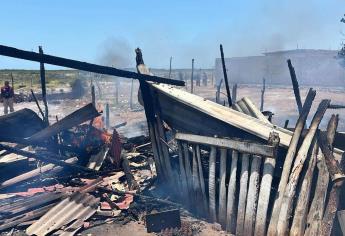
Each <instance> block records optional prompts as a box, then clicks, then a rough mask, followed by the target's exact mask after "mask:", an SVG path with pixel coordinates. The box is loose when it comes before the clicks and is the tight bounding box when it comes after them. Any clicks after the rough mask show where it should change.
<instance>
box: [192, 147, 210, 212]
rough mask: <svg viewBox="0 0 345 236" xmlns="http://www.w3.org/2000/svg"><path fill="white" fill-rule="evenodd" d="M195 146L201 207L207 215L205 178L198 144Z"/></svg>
mask: <svg viewBox="0 0 345 236" xmlns="http://www.w3.org/2000/svg"><path fill="white" fill-rule="evenodd" d="M195 148H196V157H197V161H198V169H199V171H198V173H199V181H200V188H201V193H202V201H203V209H204V211H205V213H204V215H206V217H207V216H208V211H207V209H208V203H207V195H206V188H205V179H204V174H203V169H202V163H201V157H200V156H201V153H200V146H199V145H198V144H197V145H196V147H195Z"/></svg>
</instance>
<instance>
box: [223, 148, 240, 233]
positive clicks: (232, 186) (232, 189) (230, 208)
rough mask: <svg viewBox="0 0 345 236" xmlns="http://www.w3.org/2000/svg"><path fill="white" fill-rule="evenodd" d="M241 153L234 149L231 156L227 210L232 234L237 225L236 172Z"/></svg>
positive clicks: (228, 223)
mask: <svg viewBox="0 0 345 236" xmlns="http://www.w3.org/2000/svg"><path fill="white" fill-rule="evenodd" d="M238 155H239V153H238V152H237V151H235V150H233V151H232V157H231V170H230V179H229V186H228V201H227V212H226V231H228V232H230V233H231V234H235V233H236V232H235V227H236V215H235V214H236V209H235V197H236V172H237V161H238Z"/></svg>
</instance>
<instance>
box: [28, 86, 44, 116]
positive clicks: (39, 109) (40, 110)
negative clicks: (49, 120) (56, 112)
mask: <svg viewBox="0 0 345 236" xmlns="http://www.w3.org/2000/svg"><path fill="white" fill-rule="evenodd" d="M31 95H32V97H33V99H34V100H35V103H36V105H37V107H38V111H39V112H40V113H41V116H42V118H43V119H44V113H43V111H42V108H41V106H40V104H39V103H38V100H37V98H36V96H35V94H34V91H33V90H32V89H31Z"/></svg>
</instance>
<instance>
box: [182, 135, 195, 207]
mask: <svg viewBox="0 0 345 236" xmlns="http://www.w3.org/2000/svg"><path fill="white" fill-rule="evenodd" d="M182 147H183V151H184V152H183V154H184V167H185V171H186V178H187V187H188V192H187V194H188V198H189V201H190V203H191V204H190V206H189V208H190V209H192V203H193V202H195V199H194V198H195V194H194V191H193V181H192V178H193V175H192V170H191V166H190V156H189V150H188V145H187V143H185V142H183V143H182Z"/></svg>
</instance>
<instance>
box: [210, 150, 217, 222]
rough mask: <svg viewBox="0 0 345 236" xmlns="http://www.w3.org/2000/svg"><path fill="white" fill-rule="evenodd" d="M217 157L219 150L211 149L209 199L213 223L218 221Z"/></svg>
mask: <svg viewBox="0 0 345 236" xmlns="http://www.w3.org/2000/svg"><path fill="white" fill-rule="evenodd" d="M216 156H217V149H216V148H215V147H211V152H210V157H209V171H208V197H209V207H210V208H209V214H210V220H211V222H212V223H214V222H216V221H217V213H216Z"/></svg>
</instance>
